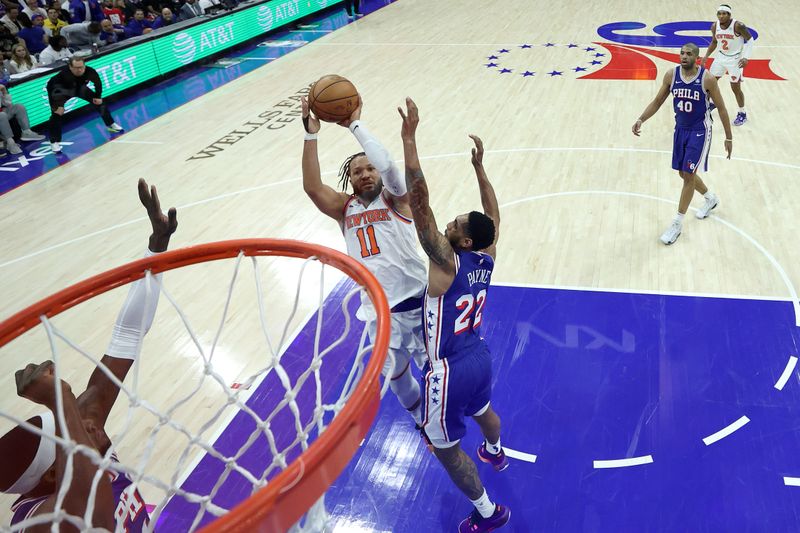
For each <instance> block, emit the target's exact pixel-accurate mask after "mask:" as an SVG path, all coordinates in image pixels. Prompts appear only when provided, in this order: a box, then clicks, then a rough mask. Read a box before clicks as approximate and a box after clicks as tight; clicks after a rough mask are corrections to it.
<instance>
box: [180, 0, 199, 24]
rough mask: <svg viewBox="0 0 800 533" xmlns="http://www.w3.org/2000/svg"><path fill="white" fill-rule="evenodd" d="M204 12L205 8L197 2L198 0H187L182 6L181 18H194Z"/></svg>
mask: <svg viewBox="0 0 800 533" xmlns="http://www.w3.org/2000/svg"><path fill="white" fill-rule="evenodd" d="M202 14H203V8H202V7H200V4H198V3H197V0H186V3H185V4H183V7H181V20H188V19H193V18H195V17H199V16H200V15H202Z"/></svg>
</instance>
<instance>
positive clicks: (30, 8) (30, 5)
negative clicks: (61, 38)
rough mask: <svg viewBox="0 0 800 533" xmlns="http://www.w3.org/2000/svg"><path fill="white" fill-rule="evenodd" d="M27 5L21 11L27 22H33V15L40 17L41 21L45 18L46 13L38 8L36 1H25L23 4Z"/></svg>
mask: <svg viewBox="0 0 800 533" xmlns="http://www.w3.org/2000/svg"><path fill="white" fill-rule="evenodd" d="M25 3H26V4H27V5H26V6H25V8H24V9H23V10H22V12H23V13H24V14H25V15H27V16H28V20H30V21H31V22H33V16H34V15H37V14H38V15H41V16H42V18H43V19H46V18H47V11H46V10H44V9H42V8H41V7H39V2H37V0H26V2H25Z"/></svg>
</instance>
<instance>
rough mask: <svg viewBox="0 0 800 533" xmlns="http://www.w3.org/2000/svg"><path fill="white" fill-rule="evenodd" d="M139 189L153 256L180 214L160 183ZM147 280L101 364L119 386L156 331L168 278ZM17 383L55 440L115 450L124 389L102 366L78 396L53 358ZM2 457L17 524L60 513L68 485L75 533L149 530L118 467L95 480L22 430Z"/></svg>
mask: <svg viewBox="0 0 800 533" xmlns="http://www.w3.org/2000/svg"><path fill="white" fill-rule="evenodd" d="M138 187H139V199H140V200H141V202H142V204H143V205H144V206H145V208H147V215H148V217H149V218H150V223H151V225H152V229H153V233H152V234H151V235H150V241H149V246H148V252H147V255H152V254H156V253H159V252H163V251H165V250H166V249H167V247H168V245H169V240H170V236H171V235H172V234H173V233H174V232H175V229H176V228H177V226H178V220H177V214H176V210H175V208H172V209H170V210H169V212H168V214H167V215H164V213H163V212H162V211H161V206H160V203H159V199H158V193H157V191H156V188H155V186H153V187H151V188H148V186H147V183H146V182H145V181H144V180H139V184H138ZM146 280H147V278H144V279H141V280H138V281H136V282H134V283H132V284H131V287H130V289H129V291H128V296H127V299H126V300H125V303H124V305H123V306H122V310H121V311H120V313H119V316H118V317H117V322H116V324H115V326H114V330H113V333H112V335H111V342H110V343H109V347H108V349H107V351H106V354H105V355H104V356H103V358H102V360H101V365H102V366H103V367H105V369H106V370H107V371H108V372H110V373H111V374H112V375H113V376H114V377H115V378H116V379H117V380H119V382H122V381H124V380H125V376H126V375H127V374H128V371H129V370H130V369H131V367H132V366H133V364H134V361H135V360H136V358H137V357H138V355H139V352H140V349H141V344H140V341H141V339H143V338H144V336H145V334H147V331H148V330H149V329H150V326H151V325H152V323H153V318H154V316H155V312H156V307H157V305H158V297H159V293H160V290H161V289H160V288H161V275H160V274H159V275H156V276H153V277H151V278H150V280H149V281H146ZM15 378H16V384H17V394H19V395H20V396H22V397H24V398H27V399H29V400H31V401H32V402H35V403H38V404H41V405H43V406H44V407H46V408H47V410H46V411H44V412H43V413H41V414H40V415H38V416H35V417H33V418H30V419H29V420H28V423H30V424H32V425H34V426H36V427H38V428H41V429H42V430H43V432H44V433H45V434H48V435H58V436H59V437H62V436H64V435H65V434H67V433H68V434H69V437H70V440H72V441H74V442H75V443H77V444H78V445H81V446H85V447H88V448H92V449H95V450H97V451H98V452H99V453H100V454H103V455H105V454H106V453H107V452H108V451H109V448H110V447H111V441H110V440H109V438H108V435H107V434H106V432H105V423H106V420H107V419H108V416H109V413H110V412H111V408H112V407H113V406H114V402H115V401H116V399H117V396H118V395H119V388H118V387H117V385H116V384H115V383H114V381H112V380H111V379H110V378H109V377H108V376H107V375H106V373H105V372H104V371H103V370H102V369H101V368H100V367H97V368H95V370H94V372H93V373H92V375H91V377H90V378H89V383H88V384H87V386H86V390H85V391H84V392H83V393H82V394H80V395H79V396H77V397H76V396H75V394H74V393H73V391H72V387H71V386H70V385H69V384H68V383H66V382H65V381H63V380H61V381H60V382H59V383H58V384H56V381H55V374H54V367H53V363H52V362H51V361H46V362H44V363H42V364H39V365H36V364H29V365H28V366H26V367H25V368H24V369H22V370H19V371H17V372H16V375H15ZM56 386H58V387H59V388H60V396H61V407H63V413H64V421H65V423H66V428H64V427H62V426H61V425H60V423H59V421H58V420H59V406H58V405H57V401H58V400H57V398H58V395H57V393H56ZM65 430H66V431H65ZM0 456H2V457H4V458H6V459H5V460H4V461H3V466H2V469H0V490H2V492H6V493H12V494H20V498H19V499H18V500H17V501H16V502H15V503H14V505H13V506H12V511H13V513H14V516H13V518H12V520H11V524H12V525H15V524H19V523H20V522H22V521H24V520H26V519H29V518H32V517H36V516H38V515H45V514H49V513H53V512H55V511H58V509H56V508H55V506H56V503H57V500H58V494H59V491H60V490H62V484H64V483H68V488H67V489H66V496H65V498H64V500H63V502H62V503H61V509H62V510H63V511H64V512H66V513H67V514H68V515H69V518H67V519H66V520H65V521H67V522H68V523H70V524H71V525H72V526H74V530H76V531H77V530H84V529H87V528H89V527H90V526H91V527H102V528H105V529H107V530H110V531H114V530H117V531H119V530H122V531H127V532H138V531H142V528H143V526H144V525H145V524H146V523H147V521H148V519H149V518H148V515H147V511H146V510H145V505H144V501H143V500H142V497H141V495H140V494H139V492H138V490H137V489H136V487H135V486H134V485H133V484H132V482H131V480H130V479H129V478H128V477H127V476H126V475H125V474H124V473H117V472H115V471H113V467H112V469H111V470H108V471H106V473H105V474H106V475H101V476H97V479H95V477H96V474H97V470H98V469H97V467H96V466H95V465H94V464H93V463H92V460H91V459H90V458H89V457H88V456H87V455H85V454H84V453H82V452H80V451H77V452H75V453H74V454H73V456H72V461H71V462H72V465H71V469H70V468H69V466H68V463H69V461H68V455H67V454H65V453H64V452H63V450H62V448H61V447H60V446H57V445H56V443H55V441H53V440H52V439H49V438H44V437H40V436H38V435H35V434H33V433H31V432H29V431H27V430H26V429H24V428H22V427H21V426H17V427H16V428H14V429H12V430H11V431H9V432H8V433H6V434H5V435H4V436H3V437H0ZM110 457H111V459H112V464H113V461H116V457H115V455H113V454H111V456H110ZM9 459H11V460H9ZM70 470H71V472H70ZM70 478H71V479H70ZM93 485H96V492H95V495H94V498H93V500H92V499H91V498H90V495H91V493H92V488H93ZM90 508H91V509H93V510H92V514H91V524H88V523H84V522H83V521H82V519H83V517H84V515H85V514H86V511H87V509H90ZM64 526H66V524H62V531H63V530H71V529H72V528H68V527H67V528H65V527H64ZM25 530H26V531H38V530H42V531H49V530H50V526H49V524H47V525H38V526H29V527H26V528H25Z"/></svg>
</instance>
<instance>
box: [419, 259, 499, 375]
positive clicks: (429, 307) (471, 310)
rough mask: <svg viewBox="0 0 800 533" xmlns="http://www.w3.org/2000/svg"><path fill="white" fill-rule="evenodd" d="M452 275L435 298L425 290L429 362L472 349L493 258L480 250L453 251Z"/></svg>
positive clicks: (479, 339) (477, 338)
mask: <svg viewBox="0 0 800 533" xmlns="http://www.w3.org/2000/svg"><path fill="white" fill-rule="evenodd" d="M455 264H456V277H455V278H454V279H453V283H452V284H451V285H450V288H448V289H447V292H445V293H444V294H443V295H441V296H439V297H436V298H434V297H431V296H430V295H428V294H427V293H426V295H425V304H424V306H423V308H422V312H423V313H424V314H425V317H424V322H425V333H426V335H425V346H426V348H427V351H428V359H429V360H430V361H431V362H432V363H433V362H436V361H439V360H441V359H447V358H448V357H453V356H459V355H462V354H464V353H465V352H470V351H472V350H474V349H476V348H477V347H478V346H479V345H480V344H481V343H483V338H482V337H481V336H480V325H481V322H482V318H483V306H484V304H485V303H486V292H487V291H488V290H489V283H490V282H491V279H492V270H494V259H493V258H492V256H490V255H489V254H485V253H482V252H462V251H459V252H455Z"/></svg>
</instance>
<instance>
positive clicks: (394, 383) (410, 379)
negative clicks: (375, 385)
mask: <svg viewBox="0 0 800 533" xmlns="http://www.w3.org/2000/svg"><path fill="white" fill-rule="evenodd" d="M389 388H390V389H392V392H393V393H394V394H395V396H397V399H398V400H399V401H400V405H402V406H403V407H405V408H406V409H409V410H410V411H409V412H410V413H411V416H413V417H414V422H416V423H417V424H418V425H421V424H422V418H421V408H420V406H421V404H422V402H421V401H420V392H419V383H417V380H415V379H414V376H413V374H411V369H410V368H406V369H405V371H404V372H403V373H402V374H401V375H399V376H398V377H396V378H394V379H392V380H391V381H390V382H389Z"/></svg>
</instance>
